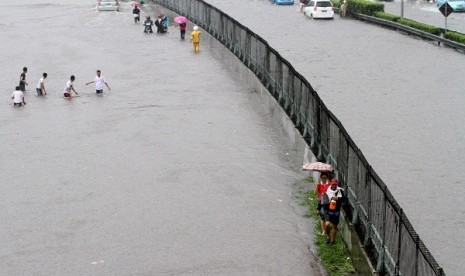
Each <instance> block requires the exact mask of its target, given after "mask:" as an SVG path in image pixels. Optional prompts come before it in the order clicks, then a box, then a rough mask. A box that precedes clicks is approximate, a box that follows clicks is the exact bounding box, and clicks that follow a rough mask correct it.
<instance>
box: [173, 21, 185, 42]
mask: <svg viewBox="0 0 465 276" xmlns="http://www.w3.org/2000/svg"><path fill="white" fill-rule="evenodd" d="M174 22H175V23H178V24H179V32H180V34H181V39H182V40H184V37H185V35H186V26H187V18H186V17H184V16H177V17H175V18H174Z"/></svg>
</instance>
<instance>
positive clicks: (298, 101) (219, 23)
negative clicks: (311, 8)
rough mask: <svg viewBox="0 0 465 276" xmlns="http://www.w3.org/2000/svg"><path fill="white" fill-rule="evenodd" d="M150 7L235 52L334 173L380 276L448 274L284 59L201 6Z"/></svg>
mask: <svg viewBox="0 0 465 276" xmlns="http://www.w3.org/2000/svg"><path fill="white" fill-rule="evenodd" d="M152 2H154V3H156V4H159V5H161V6H163V7H165V8H167V9H170V10H172V11H173V12H175V13H177V14H179V15H183V16H186V17H187V18H188V19H189V20H190V21H191V22H193V23H195V24H197V25H198V26H200V27H201V28H203V29H204V30H206V31H207V32H208V33H210V35H212V36H213V37H215V38H216V39H217V40H218V41H220V42H221V43H222V44H223V45H224V46H225V47H226V48H228V49H229V50H230V51H231V52H232V53H234V55H235V56H236V57H237V58H238V59H240V60H241V61H242V63H244V65H245V66H247V67H248V68H249V69H250V70H251V71H252V72H254V74H255V75H256V77H257V78H258V79H259V80H260V82H261V83H262V84H263V86H264V87H266V88H267V90H268V91H269V92H270V94H271V95H272V96H273V97H274V98H275V99H276V101H278V102H279V104H280V106H281V107H282V108H283V110H284V111H285V112H286V114H287V115H288V116H289V118H290V119H291V120H292V121H293V123H294V125H295V127H296V128H297V129H299V131H300V133H301V134H302V137H303V138H304V139H305V141H306V142H307V144H308V145H309V147H310V149H311V150H312V152H313V154H314V155H315V156H316V158H317V159H318V160H319V161H323V162H327V163H331V164H332V165H333V166H334V168H335V171H336V174H337V176H338V179H339V181H340V183H341V185H342V186H343V187H344V188H345V190H346V193H347V196H348V202H349V204H347V205H346V207H345V210H344V211H345V214H346V216H347V217H348V218H349V219H350V220H351V221H352V223H353V224H354V226H355V229H356V230H357V233H358V235H359V237H360V239H361V240H362V242H363V245H364V249H365V251H366V252H367V253H368V256H369V257H370V258H371V261H372V263H373V264H374V266H375V267H376V270H377V271H378V272H383V273H386V274H388V275H413V276H429V275H432V276H433V275H445V274H444V271H443V270H442V268H441V267H440V266H439V264H438V263H437V262H436V260H435V259H434V257H433V256H432V255H431V253H430V252H429V251H428V249H427V248H426V246H425V244H424V243H423V242H422V240H421V239H420V238H419V236H418V234H417V233H416V232H415V230H414V229H413V227H412V224H411V223H410V221H409V220H408V218H407V217H406V215H405V214H404V212H403V210H402V208H401V207H400V206H399V204H398V203H397V201H396V200H395V199H394V197H393V196H392V194H391V192H390V191H389V189H388V188H387V186H386V184H385V183H384V182H383V181H382V180H381V179H380V177H379V176H378V175H377V174H376V172H375V171H374V170H373V169H372V167H371V166H370V164H369V163H368V162H367V160H366V159H365V157H364V156H363V154H362V152H361V151H360V149H359V148H358V147H357V145H355V143H354V141H353V140H352V138H351V137H350V136H349V134H348V133H347V131H346V130H345V129H344V127H343V126H342V124H341V123H340V121H339V120H338V119H337V118H336V116H334V114H333V113H332V112H331V111H330V110H328V108H327V107H326V106H325V104H324V103H323V101H322V100H321V99H320V97H319V96H318V93H317V92H316V91H315V90H314V89H313V87H312V86H311V85H310V83H309V82H308V81H307V80H306V79H305V78H304V77H303V76H302V75H301V74H299V73H298V72H297V71H296V70H295V69H294V67H293V66H292V65H291V64H290V63H289V62H288V61H287V60H286V59H284V58H283V57H282V56H281V55H280V54H279V53H278V52H277V51H276V50H275V49H273V48H272V47H270V45H268V43H267V42H266V41H265V40H264V39H263V38H261V37H260V36H258V35H257V34H255V33H254V32H252V31H251V30H250V29H248V28H247V27H245V26H243V25H242V24H241V23H240V22H237V21H236V20H234V19H233V18H232V17H230V16H229V15H227V14H225V13H224V12H222V11H221V10H219V9H217V8H216V7H214V6H212V5H210V4H208V3H205V2H203V1H202V0H152Z"/></svg>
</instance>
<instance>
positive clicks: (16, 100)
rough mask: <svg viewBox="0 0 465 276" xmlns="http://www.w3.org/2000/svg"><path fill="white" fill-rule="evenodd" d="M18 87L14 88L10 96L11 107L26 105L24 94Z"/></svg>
mask: <svg viewBox="0 0 465 276" xmlns="http://www.w3.org/2000/svg"><path fill="white" fill-rule="evenodd" d="M20 89H21V88H20V87H19V86H16V90H15V91H13V93H12V94H11V99H12V100H13V106H22V105H23V104H24V105H25V104H26V101H25V100H24V93H23V91H21V90H20Z"/></svg>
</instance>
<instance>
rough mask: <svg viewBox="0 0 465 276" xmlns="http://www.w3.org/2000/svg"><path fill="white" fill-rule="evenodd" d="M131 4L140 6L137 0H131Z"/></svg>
mask: <svg viewBox="0 0 465 276" xmlns="http://www.w3.org/2000/svg"><path fill="white" fill-rule="evenodd" d="M130 3H131V6H136V7H138V8H139V7H140V3H139V2H136V1H131V2H130Z"/></svg>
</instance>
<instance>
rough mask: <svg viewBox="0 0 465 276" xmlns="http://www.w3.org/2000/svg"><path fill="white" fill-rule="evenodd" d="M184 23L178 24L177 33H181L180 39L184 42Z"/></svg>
mask: <svg viewBox="0 0 465 276" xmlns="http://www.w3.org/2000/svg"><path fill="white" fill-rule="evenodd" d="M186 26H187V24H186V23H180V24H179V32H180V33H181V39H182V40H184V37H185V36H186Z"/></svg>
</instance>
